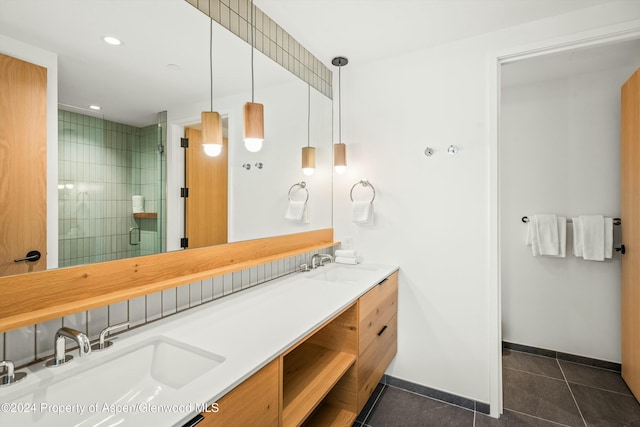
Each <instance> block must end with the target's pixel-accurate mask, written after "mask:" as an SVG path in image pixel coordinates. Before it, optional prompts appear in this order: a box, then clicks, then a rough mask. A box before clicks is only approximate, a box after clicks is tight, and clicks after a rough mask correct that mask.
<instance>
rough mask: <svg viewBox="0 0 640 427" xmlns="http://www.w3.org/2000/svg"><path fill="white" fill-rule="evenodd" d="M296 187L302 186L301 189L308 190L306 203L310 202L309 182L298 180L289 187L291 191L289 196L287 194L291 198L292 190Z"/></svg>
mask: <svg viewBox="0 0 640 427" xmlns="http://www.w3.org/2000/svg"><path fill="white" fill-rule="evenodd" d="M296 187H300V188H301V189H303V190H304V191H306V192H307V198H306V199H305V203H306V202H308V201H309V190H308V189H307V183H306V182H304V181H300V182H296V183H295V184H293V185H292V186H291V187H289V193H288V196H287V197H288V198H289V200H291V191H292V190H293V189H294V188H296Z"/></svg>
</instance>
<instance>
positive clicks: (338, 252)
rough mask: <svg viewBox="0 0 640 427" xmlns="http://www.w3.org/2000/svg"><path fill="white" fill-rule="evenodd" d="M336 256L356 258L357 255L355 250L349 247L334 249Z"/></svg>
mask: <svg viewBox="0 0 640 427" xmlns="http://www.w3.org/2000/svg"><path fill="white" fill-rule="evenodd" d="M335 255H336V258H337V257H345V258H356V257H357V256H358V254H357V252H356V251H354V250H350V249H336V252H335Z"/></svg>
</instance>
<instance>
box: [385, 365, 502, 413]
mask: <svg viewBox="0 0 640 427" xmlns="http://www.w3.org/2000/svg"><path fill="white" fill-rule="evenodd" d="M382 382H383V383H384V384H386V385H388V386H392V387H396V388H399V389H402V390H406V391H410V392H412V393H416V394H419V395H421V396H425V397H429V398H431V399H436V400H440V401H442V402H446V403H450V404H452V405H456V406H460V407H462V408H465V409H469V410H471V411H477V412H481V413H483V414H489V412H490V406H489V404H488V403H484V402H477V401H475V400H473V399H468V398H466V397H460V396H458V395H455V394H452V393H447V392H445V391H441V390H437V389H435V388H431V387H427V386H423V385H420V384H416V383H412V382H411V381H406V380H402V379H400V378H396V377H392V376H391V375H386V374H385V375H384V376H383V377H382Z"/></svg>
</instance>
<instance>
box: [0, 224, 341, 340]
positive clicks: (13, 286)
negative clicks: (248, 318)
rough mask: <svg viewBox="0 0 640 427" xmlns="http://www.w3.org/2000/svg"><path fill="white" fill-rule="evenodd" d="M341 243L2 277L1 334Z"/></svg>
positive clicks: (195, 253)
mask: <svg viewBox="0 0 640 427" xmlns="http://www.w3.org/2000/svg"><path fill="white" fill-rule="evenodd" d="M337 244H339V242H334V241H333V229H332V228H326V229H323V230H316V231H308V232H304V233H296V234H289V235H284V236H276V237H268V238H263V239H256V240H249V241H245V242H237V243H229V244H226V245H218V246H210V247H206V248H196V249H189V250H183V251H175V252H167V253H163V254H156V255H148V256H142V257H137V258H128V259H123V260H117V261H108V262H102V263H96V264H87V265H82V266H77V267H68V268H60V269H56V270H48V271H41V272H37V273H29V274H22V275H17V276H5V277H0V295H2V298H0V332H6V331H9V330H12V329H16V328H20V327H22V326H29V325H33V324H35V323H39V322H45V321H47V320H51V319H56V318H59V317H63V316H67V315H70V314H74V313H78V312H81V311H85V310H91V309H93V308H97V307H102V306H105V305H108V304H113V303H116V302H120V301H126V300H128V299H131V298H136V297H139V296H143V295H148V294H151V293H154V292H159V291H163V290H165V289H170V288H175V287H177V286H181V285H186V284H188V283H192V282H195V281H197V280H203V279H207V278H210V277H214V276H220V275H223V274H227V273H232V272H234V271H239V270H243V269H245V268H249V267H254V266H257V265H260V264H264V263H267V262H271V261H276V260H279V259H283V258H287V257H291V256H295V255H299V254H302V253H305V252H310V251H315V250H319V249H324V248H328V247H332V246H335V245H337Z"/></svg>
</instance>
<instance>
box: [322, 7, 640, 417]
mask: <svg viewBox="0 0 640 427" xmlns="http://www.w3.org/2000/svg"><path fill="white" fill-rule="evenodd" d="M639 17H640V4H639V3H629V2H626V3H611V4H608V5H605V6H599V7H596V8H590V9H587V10H583V11H579V12H576V13H572V14H568V15H564V16H560V17H554V18H550V19H545V20H542V21H538V22H534V23H531V24H526V25H521V26H518V27H515V28H511V29H507V30H504V31H500V32H496V33H491V34H487V35H484V36H480V37H475V38H472V39H468V40H463V41H460V42H457V43H453V44H449V45H444V46H439V47H436V48H433V49H428V50H422V51H418V52H414V53H411V54H407V55H402V56H398V57H394V58H388V59H386V60H382V61H377V62H375V63H369V64H358V59H357V58H355V57H352V58H349V59H350V63H349V65H348V66H347V67H346V68H345V69H344V70H343V72H342V83H343V88H342V94H343V102H342V110H343V118H342V124H343V129H342V140H343V141H344V142H345V143H347V144H348V147H347V150H348V153H347V156H348V162H349V168H348V171H347V173H346V174H345V175H341V176H340V175H339V176H337V177H336V179H335V185H334V203H335V208H334V228H335V233H336V238H337V239H343V238H344V237H346V236H352V237H353V242H354V247H355V249H357V250H359V251H360V252H361V253H362V255H363V256H364V260H365V261H371V262H383V263H396V264H398V265H400V288H399V303H398V309H399V313H398V321H399V332H398V345H399V347H398V354H397V356H396V358H395V360H394V362H393V363H392V365H391V367H390V368H389V370H388V371H387V373H388V374H390V375H393V376H396V377H399V378H402V379H406V380H408V381H412V382H415V383H419V384H423V385H426V386H429V387H433V388H437V389H440V390H444V391H446V392H450V393H454V394H457V395H460V396H465V397H469V398H472V399H475V400H478V401H483V402H490V401H491V402H490V403H491V405H492V408H496V407H497V405H498V401H497V399H496V398H495V396H496V394H495V393H492V389H491V378H490V372H491V371H492V369H493V366H494V364H495V363H497V360H493V359H492V355H493V354H494V353H495V350H494V348H493V347H495V346H497V343H493V342H490V341H489V339H490V337H491V336H492V335H497V334H496V333H495V332H494V330H493V329H494V328H497V325H494V323H493V322H492V321H491V320H490V319H491V315H492V313H490V312H489V306H490V305H491V304H492V298H494V296H495V295H496V293H495V289H496V288H497V284H496V283H490V282H489V259H490V254H489V250H490V237H491V236H490V235H489V232H488V230H489V212H490V209H492V206H491V205H490V201H489V200H490V192H491V191H492V190H491V188H490V184H489V177H490V172H491V171H490V169H489V158H490V154H491V153H490V140H489V128H490V123H489V122H488V120H489V115H490V110H489V107H490V102H491V97H492V96H495V95H494V94H493V93H489V90H488V88H489V83H488V82H489V81H490V78H491V76H489V75H488V70H489V69H490V67H489V66H488V61H489V58H490V57H491V56H492V55H493V57H494V58H495V57H496V56H497V55H496V54H495V52H498V51H503V50H508V49H515V48H516V47H519V46H525V45H530V44H533V43H540V42H541V41H543V40H547V39H553V38H558V37H562V36H567V35H570V34H575V33H578V32H582V31H587V30H590V29H596V28H601V27H603V26H606V25H609V24H615V23H619V22H624V21H627V20H630V19H638V18H639ZM336 78H337V76H336ZM336 80H337V79H336ZM334 85H337V81H334ZM334 87H337V86H334ZM334 110H336V112H337V108H336V109H334ZM336 123H337V122H336ZM449 144H455V145H457V146H459V148H460V151H459V152H458V154H457V155H456V156H453V157H452V156H449V155H448V154H447V153H446V147H447V146H448V145H449ZM427 146H431V147H433V148H435V150H436V153H435V155H434V156H433V157H431V158H427V157H425V156H424V154H423V151H424V149H425V147H427ZM361 178H368V179H369V180H370V181H371V182H372V183H373V184H374V185H375V186H376V189H377V191H378V196H377V198H376V203H375V209H376V225H374V226H359V225H356V224H353V223H352V222H351V221H350V219H349V212H350V202H349V189H350V188H351V186H352V185H353V184H354V183H355V182H356V181H357V180H359V179H361ZM493 304H495V302H493Z"/></svg>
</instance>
